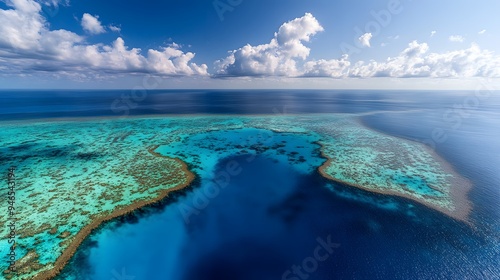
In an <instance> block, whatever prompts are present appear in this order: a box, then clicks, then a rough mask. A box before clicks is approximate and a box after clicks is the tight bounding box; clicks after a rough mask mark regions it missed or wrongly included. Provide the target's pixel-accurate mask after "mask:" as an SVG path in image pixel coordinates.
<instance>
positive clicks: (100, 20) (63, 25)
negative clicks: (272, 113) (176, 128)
mask: <svg viewBox="0 0 500 280" xmlns="http://www.w3.org/2000/svg"><path fill="white" fill-rule="evenodd" d="M498 11H500V2H498V1H494V0H491V1H461V2H457V1H446V0H443V1H430V0H421V1H411V0H399V1H398V0H375V1H373V0H372V1H348V0H339V1H332V0H314V1H310V0H275V1H262V0H185V1H159V0H158V1H148V0H142V1H138V0H127V1H123V0H122V1H118V0H107V1H97V0H85V1H83V0H69V1H67V0H39V1H34V0H0V88H133V87H136V86H144V83H145V79H148V80H151V79H152V78H153V79H154V81H155V82H154V83H147V84H148V87H155V88H255V87H263V88H437V89H448V88H459V89H462V88H474V87H476V86H477V85H478V84H479V83H485V82H486V83H488V84H491V85H493V86H495V87H496V86H498V85H499V80H500V31H499V30H498V26H500V18H499V17H498V16H497V15H496V13H497V12H498Z"/></svg>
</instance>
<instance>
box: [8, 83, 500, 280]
mask: <svg viewBox="0 0 500 280" xmlns="http://www.w3.org/2000/svg"><path fill="white" fill-rule="evenodd" d="M36 94H37V93H32V92H4V93H1V94H0V98H2V99H3V100H4V101H5V102H2V105H0V106H3V107H1V108H0V109H1V110H0V118H2V119H4V120H9V119H23V118H42V117H67V116H73V117H82V116H116V115H121V114H124V113H126V111H125V108H126V107H116V106H115V107H114V109H115V110H113V106H111V104H113V101H114V100H116V99H117V98H118V99H119V98H121V97H120V96H123V94H128V92H127V91H123V92H121V91H116V92H90V93H85V92H81V93H77V94H74V93H70V92H68V93H67V92H50V93H46V94H44V95H40V97H39V99H37V100H36V102H34V101H33V100H32V101H31V102H30V103H29V104H23V103H21V99H20V98H19V99H16V98H15V96H22V97H24V98H25V97H27V96H33V95H36ZM87 94H88V95H87ZM499 94H500V93H499V92H494V93H490V94H486V93H481V94H477V93H475V92H396V91H394V92H379V91H334V92H327V91H312V92H308V91H291V92H290V91H274V92H265V91H251V92H204V91H195V92H190V91H183V92H181V94H176V93H175V92H161V91H158V92H150V93H149V94H148V96H147V97H146V98H145V99H144V100H141V101H140V102H137V106H136V107H134V108H132V107H130V108H127V109H128V110H129V111H128V113H129V114H130V115H143V114H198V113H201V114H204V113H214V114H215V113H216V114H283V113H328V112H337V113H338V112H341V113H348V114H361V115H362V116H361V117H360V118H361V120H362V122H363V123H364V124H365V125H367V126H368V127H370V128H373V129H377V130H379V131H381V132H383V133H387V134H390V135H394V136H399V137H403V138H407V139H411V140H415V141H419V142H423V143H426V144H427V145H429V147H431V148H433V149H435V150H436V152H438V153H439V154H440V155H441V156H443V157H444V158H445V159H446V160H447V161H448V162H450V163H451V164H452V165H453V166H454V167H455V169H456V170H457V171H458V172H459V173H461V174H462V175H464V176H466V177H467V178H469V179H470V180H471V181H472V182H473V184H474V186H473V188H472V190H471V192H470V194H469V197H470V200H471V201H472V203H473V212H472V226H471V225H466V224H464V223H461V222H458V221H455V220H453V219H450V218H449V217H447V216H445V215H443V214H441V213H438V212H436V211H433V210H430V209H428V208H426V207H424V206H421V205H418V204H416V203H413V202H410V201H408V200H406V199H401V198H395V197H388V196H383V195H377V194H373V193H369V192H366V191H362V190H358V189H355V188H352V187H348V186H344V185H341V184H337V183H333V182H331V181H328V180H326V179H324V178H323V177H321V176H320V175H319V174H318V173H317V171H315V169H314V168H312V170H313V171H307V172H305V171H304V170H309V169H307V168H300V167H298V166H299V165H296V164H294V163H290V162H286V161H282V160H277V157H276V155H274V154H272V153H271V154H265V155H261V156H258V157H256V158H253V159H252V160H250V161H249V160H247V159H248V155H246V154H245V153H240V154H234V155H227V156H225V157H223V158H219V159H218V160H217V161H216V162H214V163H213V165H214V170H211V171H210V172H207V173H206V174H203V172H199V174H198V175H199V178H198V180H197V181H196V182H195V183H194V184H193V185H192V187H191V188H190V189H188V190H185V191H181V192H180V193H178V194H177V195H175V196H172V197H170V198H168V199H165V200H164V203H163V204H162V205H160V206H156V207H149V208H147V209H144V210H142V211H138V212H137V213H135V214H134V215H131V216H127V217H124V218H122V219H118V220H115V221H113V222H110V223H107V224H106V225H103V226H102V227H101V228H100V229H99V230H97V231H95V232H94V233H93V234H92V235H91V236H90V237H89V238H87V240H86V241H85V242H84V244H83V245H82V246H81V248H80V250H79V251H78V252H77V254H76V255H75V256H74V258H73V259H72V260H71V262H70V264H69V265H68V266H67V267H66V269H65V270H64V271H63V273H62V274H61V276H60V278H61V279H71V278H73V279H86V278H87V279H117V280H119V279H136V280H137V279H293V280H295V279H306V278H305V277H309V278H307V279H352V278H357V279H409V278H421V279H430V278H432V279H450V278H459V279H463V278H471V279H498V278H500V268H499V266H498V263H499V262H500V245H499V244H500V222H499V221H500V207H499V205H500V203H499V202H500V188H499V186H500V172H499V171H500V169H499V168H500V167H499V166H500V144H499V142H498V140H497V139H500V98H499V97H498V96H499ZM116 104H119V105H123V104H124V103H115V105H116ZM7 106H8V107H7ZM4 107H5V108H4ZM117 108H121V110H117ZM454 108H455V109H454ZM457 108H458V109H457ZM450 110H451V111H450ZM438 132H439V133H438ZM436 136H439V137H436ZM288 140H289V141H291V142H294V141H297V143H296V144H297V145H298V146H303V147H305V148H304V150H303V151H302V152H303V156H304V158H305V159H306V162H308V163H310V164H311V165H318V163H320V162H322V160H323V159H322V158H321V157H320V155H319V147H318V146H317V145H316V144H315V143H314V139H308V138H307V137H305V136H304V138H295V139H294V140H291V139H288ZM275 141H278V139H275ZM299 142H300V143H299ZM294 144H295V142H294ZM297 145H296V146H297ZM293 148H296V147H284V149H285V150H287V149H291V150H287V151H286V152H287V153H289V152H292V151H293ZM186 149H189V147H187V148H186ZM159 151H160V152H164V153H167V154H168V151H162V150H161V149H160V150H159ZM230 162H238V164H239V165H238V167H239V168H240V169H241V172H237V175H234V176H231V179H230V180H229V181H228V182H227V184H225V185H224V187H223V188H220V189H219V191H218V192H217V193H214V192H213V191H214V186H213V182H211V181H210V180H208V178H210V176H211V175H212V176H213V175H214V174H219V172H222V171H227V166H228V164H229V163H230ZM235 174H236V173H235ZM207 194H210V195H208V198H207ZM318 239H320V240H323V241H325V240H327V239H330V240H331V241H332V242H334V243H335V244H337V246H336V247H335V248H334V249H332V250H331V252H328V251H326V249H325V250H323V251H322V253H325V252H326V253H327V258H326V259H324V260H318V259H317V258H316V257H315V249H316V248H317V247H318V246H319V245H320V244H322V243H321V242H320V241H318ZM311 258H313V259H314V260H315V261H311ZM305 260H309V261H305ZM313 264H316V265H315V266H314V265H313ZM294 266H295V270H294ZM297 267H299V268H298V269H299V270H296V269H297ZM288 270H289V271H291V273H288V274H287V271H288ZM127 277H128V278H127ZM294 277H296V278H294Z"/></svg>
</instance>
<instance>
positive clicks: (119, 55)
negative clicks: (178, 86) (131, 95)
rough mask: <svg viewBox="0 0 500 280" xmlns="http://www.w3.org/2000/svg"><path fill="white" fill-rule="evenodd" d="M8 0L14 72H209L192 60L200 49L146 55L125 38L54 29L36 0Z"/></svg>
mask: <svg viewBox="0 0 500 280" xmlns="http://www.w3.org/2000/svg"><path fill="white" fill-rule="evenodd" d="M7 5H9V6H10V7H11V8H12V9H7V10H3V9H0V66H4V65H7V66H8V67H7V69H9V70H8V73H15V72H17V73H26V72H30V71H31V72H36V71H43V72H58V73H72V74H73V75H75V74H76V73H80V74H87V73H92V72H93V73H101V72H107V73H145V72H148V73H152V74H159V75H208V73H207V66H206V65H205V64H202V65H197V64H195V63H192V62H191V60H192V59H193V58H194V54H193V53H191V52H187V53H185V52H183V51H181V50H180V48H178V47H177V46H173V45H171V46H167V47H164V48H161V49H159V50H151V49H150V50H148V51H147V52H146V55H143V54H142V52H141V50H140V49H137V48H128V47H127V46H126V45H125V42H124V41H123V39H122V38H117V39H116V40H115V41H114V42H113V43H112V44H111V45H105V44H93V45H92V44H86V42H85V38H83V37H82V36H80V35H78V34H75V33H73V32H70V31H67V30H64V29H60V30H50V28H49V24H48V23H47V22H46V20H45V18H44V17H43V16H41V14H40V12H41V6H40V4H39V3H37V2H35V1H33V0H11V1H9V2H7ZM99 26H100V24H99ZM101 27H102V26H101ZM95 30H97V29H95ZM95 30H94V31H95ZM0 68H3V67H0ZM0 71H2V72H4V71H5V70H0Z"/></svg>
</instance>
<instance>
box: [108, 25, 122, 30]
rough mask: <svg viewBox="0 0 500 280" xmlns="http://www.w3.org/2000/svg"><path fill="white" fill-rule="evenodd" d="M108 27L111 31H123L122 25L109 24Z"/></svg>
mask: <svg viewBox="0 0 500 280" xmlns="http://www.w3.org/2000/svg"><path fill="white" fill-rule="evenodd" d="M108 28H109V30H111V31H113V32H120V31H122V29H121V28H120V27H118V26H114V25H112V24H110V25H109V26H108Z"/></svg>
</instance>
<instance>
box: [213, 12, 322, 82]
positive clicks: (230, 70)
mask: <svg viewBox="0 0 500 280" xmlns="http://www.w3.org/2000/svg"><path fill="white" fill-rule="evenodd" d="M321 31H323V27H322V26H321V25H320V24H319V22H318V21H317V20H316V18H315V17H314V16H313V15H312V14H310V13H306V14H305V15H304V16H303V17H300V18H296V19H294V20H292V21H289V22H287V23H284V24H283V25H281V27H280V28H279V30H278V32H276V33H275V34H274V38H273V39H272V40H271V42H269V43H267V44H262V45H258V46H252V45H250V44H247V45H246V46H244V47H242V48H239V49H237V50H233V51H230V52H229V55H228V56H227V57H226V58H224V59H222V60H218V61H216V71H217V74H218V75H228V76H266V75H276V76H297V75H299V74H300V73H299V70H298V69H297V61H298V60H305V59H306V58H307V57H308V56H309V52H310V49H309V48H308V47H306V46H305V45H304V44H303V43H304V42H308V41H309V40H310V39H311V37H312V36H314V35H315V34H316V33H318V32H321Z"/></svg>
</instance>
